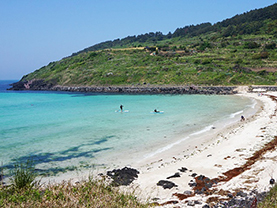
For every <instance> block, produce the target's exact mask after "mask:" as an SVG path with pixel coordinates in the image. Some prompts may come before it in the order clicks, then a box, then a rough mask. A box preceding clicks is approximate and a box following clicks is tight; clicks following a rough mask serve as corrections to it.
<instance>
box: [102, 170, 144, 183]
mask: <svg viewBox="0 0 277 208" xmlns="http://www.w3.org/2000/svg"><path fill="white" fill-rule="evenodd" d="M138 174H139V171H137V170H136V169H133V168H128V167H125V168H122V169H114V170H112V171H108V172H107V175H108V176H110V177H111V178H112V180H113V181H112V185H114V186H128V185H130V184H131V183H132V182H133V180H135V179H136V178H137V177H138Z"/></svg>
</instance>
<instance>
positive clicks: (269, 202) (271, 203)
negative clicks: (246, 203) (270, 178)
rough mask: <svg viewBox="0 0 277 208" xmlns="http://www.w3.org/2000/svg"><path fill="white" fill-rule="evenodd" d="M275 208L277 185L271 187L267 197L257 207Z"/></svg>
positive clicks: (276, 203) (276, 205)
mask: <svg viewBox="0 0 277 208" xmlns="http://www.w3.org/2000/svg"><path fill="white" fill-rule="evenodd" d="M271 207H272V208H273V207H277V185H275V186H273V187H272V189H271V190H270V192H269V193H268V195H267V197H266V198H265V199H264V200H263V201H262V202H261V203H259V205H258V208H271Z"/></svg>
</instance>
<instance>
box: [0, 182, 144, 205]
mask: <svg viewBox="0 0 277 208" xmlns="http://www.w3.org/2000/svg"><path fill="white" fill-rule="evenodd" d="M0 207H78V208H79V207H92V208H94V207H95V208H96V207H97V208H100V207H103V208H104V207H105V208H106V207H115V208H121V207H132V208H144V207H149V205H148V204H142V203H140V202H139V201H138V200H137V198H136V197H135V195H134V194H126V193H122V192H120V191H119V190H118V189H116V188H114V187H111V186H110V185H107V184H106V183H105V181H104V180H93V179H89V180H88V181H85V182H81V183H77V184H74V185H73V184H72V183H71V182H64V183H63V184H56V185H48V186H46V187H44V188H42V187H33V188H31V189H15V188H13V187H12V186H10V187H2V188H0Z"/></svg>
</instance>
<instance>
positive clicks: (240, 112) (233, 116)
mask: <svg viewBox="0 0 277 208" xmlns="http://www.w3.org/2000/svg"><path fill="white" fill-rule="evenodd" d="M242 113H243V110H241V111H238V112H235V113H232V114H231V115H230V118H235V116H237V115H239V114H242Z"/></svg>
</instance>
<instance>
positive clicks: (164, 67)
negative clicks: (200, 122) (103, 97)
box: [22, 4, 277, 86]
mask: <svg viewBox="0 0 277 208" xmlns="http://www.w3.org/2000/svg"><path fill="white" fill-rule="evenodd" d="M276 14H277V4H274V5H272V6H270V7H266V8H263V9H259V10H254V11H250V12H247V13H244V14H241V15H236V16H234V17H233V18H230V19H226V20H224V21H222V22H218V23H216V24H214V25H212V24H210V23H203V24H200V25H196V26H194V25H191V26H186V27H184V28H177V29H176V30H175V32H174V33H172V34H171V33H169V34H167V35H163V34H162V33H161V32H156V33H147V34H144V35H138V36H128V37H126V38H123V39H121V40H120V39H116V40H114V41H106V42H103V43H99V44H96V45H94V46H91V47H88V48H86V49H84V50H81V51H79V52H77V53H73V54H72V55H71V56H70V57H67V58H64V59H62V60H60V61H57V62H52V63H49V64H48V65H47V66H44V67H42V68H41V69H39V70H36V71H35V72H33V73H31V74H28V75H26V76H24V77H23V78H22V81H30V80H32V79H44V80H46V81H51V82H53V83H55V84H60V85H79V86H80V85H82V86H89V85H133V84H134V85H136V84H178V85H190V84H198V85H251V84H258V85H275V84H276V81H277V72H276V71H277V47H276V45H277V15H276Z"/></svg>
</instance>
